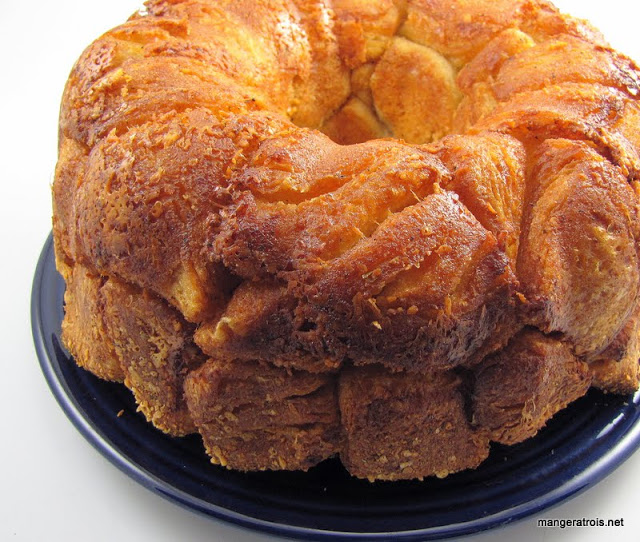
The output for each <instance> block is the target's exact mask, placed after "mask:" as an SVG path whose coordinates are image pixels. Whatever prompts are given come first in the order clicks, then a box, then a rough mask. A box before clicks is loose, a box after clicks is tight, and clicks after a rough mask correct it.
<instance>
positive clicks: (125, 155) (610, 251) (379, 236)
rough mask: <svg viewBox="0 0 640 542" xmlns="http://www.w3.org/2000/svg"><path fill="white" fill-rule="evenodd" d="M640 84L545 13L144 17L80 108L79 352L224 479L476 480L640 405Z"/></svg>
mask: <svg viewBox="0 0 640 542" xmlns="http://www.w3.org/2000/svg"><path fill="white" fill-rule="evenodd" d="M639 81H640V77H639V72H638V68H637V67H636V65H635V64H634V63H633V62H632V61H631V60H629V59H627V58H625V57H624V56H622V55H620V54H618V53H616V52H615V51H613V50H612V49H611V48H610V47H609V46H608V45H607V44H606V42H605V41H604V39H603V38H602V36H600V35H599V34H598V32H597V31H595V30H594V29H593V28H592V27H590V26H589V25H588V24H587V23H585V22H584V21H579V20H576V19H573V18H571V17H568V16H565V15H562V14H560V13H559V12H558V11H557V10H556V9H555V8H554V7H553V6H552V5H551V4H549V3H548V2H544V1H537V0H518V1H516V2H513V1H511V0H509V1H507V0H500V1H497V2H471V1H469V0H456V1H453V2H452V1H450V0H447V1H444V0H375V1H364V0H333V1H329V0H259V1H249V0H242V1H231V0H150V1H149V2H147V7H146V13H145V14H142V13H138V14H135V15H134V16H132V17H131V18H130V20H129V21H128V22H126V23H125V24H123V25H121V26H119V27H117V28H115V29H113V30H111V31H109V32H107V33H106V34H105V35H103V36H102V37H101V38H99V39H98V40H97V41H96V42H94V43H93V44H92V45H91V46H90V47H88V48H87V50H86V51H85V52H84V53H83V55H82V56H81V58H80V59H79V61H78V63H77V64H76V66H75V67H74V69H73V71H72V73H71V75H70V77H69V81H68V83H67V87H66V89H65V93H64V97H63V102H62V107H61V117H60V147H59V162H58V167H57V170H56V179H55V182H54V186H53V200H54V224H53V226H54V238H55V248H56V260H57V263H58V267H59V269H60V271H61V273H62V274H63V276H64V277H65V279H66V280H67V294H66V310H67V313H66V317H65V321H64V324H63V337H64V341H65V344H66V345H67V346H68V348H69V349H70V351H71V353H72V354H73V355H74V356H75V358H76V360H77V361H78V363H79V364H81V365H82V366H84V367H87V368H88V369H89V370H91V371H92V372H94V373H96V374H98V375H99V376H101V377H103V378H109V379H116V380H122V379H124V380H125V383H126V384H127V385H128V386H129V387H131V388H132V389H133V391H134V394H135V396H136V399H137V401H138V403H139V405H140V409H141V410H142V411H143V412H144V413H145V415H146V416H147V417H148V418H149V419H150V420H151V421H152V422H153V423H155V424H156V426H158V427H160V428H161V429H163V430H165V431H167V432H169V433H172V434H184V433H187V432H190V431H193V430H194V429H196V428H197V429H198V430H199V431H200V432H201V434H202V435H203V438H204V441H205V446H206V447H207V450H208V451H209V453H210V454H211V455H212V457H213V458H214V461H216V462H218V463H221V464H226V465H227V466H229V467H231V468H239V469H245V470H246V469H251V470H253V469H265V468H274V469H280V468H287V469H291V468H300V469H306V468H309V467H311V466H313V464H315V463H316V462H318V461H320V460H322V459H323V458H326V457H329V456H331V455H334V454H338V455H340V456H341V457H342V460H343V462H344V463H345V464H346V465H347V467H348V468H349V469H350V470H351V472H353V473H354V474H355V475H357V476H361V477H366V478H370V479H376V478H383V479H399V478H421V477H424V476H430V475H434V474H435V475H438V476H440V475H446V474H447V473H449V472H454V471H456V470H460V469H463V468H473V467H474V466H476V465H477V464H478V463H479V462H480V461H482V459H483V458H484V457H485V455H486V453H487V450H488V442H489V440H498V441H500V442H515V441H517V440H521V439H522V438H526V437H527V436H530V435H532V434H534V433H535V432H536V431H537V430H538V429H539V428H540V427H542V426H543V425H544V423H545V422H546V420H547V419H548V418H549V417H550V416H551V415H552V414H553V413H554V412H556V411H557V410H558V409H560V408H563V407H564V406H565V405H566V404H568V403H569V402H570V401H572V400H573V399H575V398H577V397H578V396H579V395H580V394H582V393H584V392H585V391H586V389H587V387H588V385H589V382H590V381H591V378H593V382H594V385H596V386H598V387H600V388H602V389H605V390H607V391H612V392H625V393H626V392H629V391H632V390H633V389H635V388H636V387H637V386H638V383H639V382H638V380H639V378H640V376H639V375H640V372H639V371H638V364H637V358H638V315H637V314H638V309H637V307H638V303H639V302H638V298H639V287H638V284H639V282H640V271H639V270H640V256H639V254H640V253H639V252H638V242H637V239H638V235H639V234H640V231H638V228H639V226H638V225H639V217H638V195H639V193H640V192H639V189H638V186H639V185H638V183H639V182H640V130H638V122H639V121H640V107H639V106H638V96H639V95H640V84H639ZM378 138H383V139H378ZM384 138H389V139H384ZM391 138H394V139H391ZM525 326H528V327H527V329H525V330H524V331H522V329H523V327H525ZM533 328H536V329H537V330H533ZM543 333H546V334H547V335H543ZM89 338H90V339H91V340H88V339H89ZM207 358H208V361H206V362H205V359H207ZM515 359H520V360H521V362H522V367H524V368H526V369H527V370H526V371H525V373H526V374H525V373H522V372H521V371H520V370H519V367H518V364H517V363H516V362H515V361H513V360H515ZM587 363H590V364H591V365H590V366H589V367H587ZM553 364H555V365H553ZM552 365H553V367H552ZM473 374H475V375H476V376H475V378H471V377H470V376H469V375H473ZM545 374H549V375H551V376H552V377H553V378H551V380H548V381H545V383H544V385H543V384H542V383H541V382H542V380H541V378H542V376H544V375H545ZM183 382H186V385H185V386H184V390H183ZM474 382H475V384H474ZM278 389H279V390H281V392H282V393H280V392H278V393H276V391H277V390H278ZM496 393H497V394H500V395H501V396H502V398H503V399H504V400H505V401H506V403H508V404H509V405H511V404H512V403H514V404H515V403H518V402H522V403H523V404H525V407H523V409H521V410H520V411H518V412H516V410H514V409H513V408H511V407H510V406H509V408H506V409H503V410H500V405H501V404H502V403H504V401H502V399H501V398H497V397H496V396H495V395H496ZM525 396H526V397H525ZM507 399H508V400H507ZM501 401H502V403H501ZM527 401H528V402H527ZM506 403H505V404H506ZM534 403H535V407H531V408H529V406H526V405H533V404H534ZM541 403H545V406H542V405H541ZM518 404H519V403H518ZM472 405H475V406H474V407H473V408H474V409H475V410H474V411H473V412H472V409H471V406H472ZM496 409H497V410H496ZM532 409H533V410H532ZM372 413H374V414H375V416H374V414H372ZM472 416H473V420H475V424H476V425H473V424H472V423H471V422H472ZM498 422H499V423H498ZM412 438H413V439H414V440H415V439H417V441H416V442H417V443H418V444H416V442H413V441H412V442H411V443H410V442H409V440H411V439H412ZM373 440H375V441H376V442H378V443H379V446H378V447H377V448H375V447H371V446H370V443H371V441H373ZM407 458H409V459H407Z"/></svg>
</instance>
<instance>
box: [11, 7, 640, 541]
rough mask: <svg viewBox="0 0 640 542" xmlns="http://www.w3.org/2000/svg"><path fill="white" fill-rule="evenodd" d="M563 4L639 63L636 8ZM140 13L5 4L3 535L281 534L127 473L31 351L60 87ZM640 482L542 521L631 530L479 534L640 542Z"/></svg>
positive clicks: (620, 477)
mask: <svg viewBox="0 0 640 542" xmlns="http://www.w3.org/2000/svg"><path fill="white" fill-rule="evenodd" d="M557 4H558V5H559V6H560V7H561V9H563V10H565V11H568V12H570V13H573V14H575V15H578V16H581V17H584V18H588V19H590V20H591V21H592V22H594V23H595V24H596V25H597V26H598V27H599V28H600V29H601V30H602V31H603V32H604V34H605V35H606V36H607V37H608V39H609V40H610V42H611V43H612V44H613V45H614V47H616V48H618V49H620V50H622V51H623V52H625V53H627V54H628V55H629V56H631V57H632V58H635V59H637V60H640V38H639V36H638V20H639V17H638V16H639V15H640V8H637V7H636V6H635V3H632V2H625V1H622V0H609V1H608V2H602V0H599V1H598V2H595V1H579V0H575V1H570V0H563V1H558V2H557ZM137 7H138V2H137V1H136V0H103V1H97V0H82V1H80V0H78V1H71V0H58V1H43V0H32V1H27V2H23V1H20V0H0V186H1V189H0V190H1V195H0V221H1V222H0V236H1V237H0V240H1V245H0V247H1V252H0V254H1V256H0V258H1V260H0V273H1V275H0V279H1V281H0V284H1V285H2V288H3V296H2V300H1V302H0V307H1V309H0V310H1V311H2V320H1V321H0V324H1V325H0V333H1V334H2V335H1V342H0V344H1V345H2V351H1V352H2V361H1V363H2V370H1V371H0V382H1V384H0V412H1V413H2V418H4V421H3V423H2V437H1V438H2V441H1V442H2V443H1V444H0V540H1V541H11V540H29V541H32V540H33V541H45V540H46V541H62V540H64V541H72V542H74V541H76V540H92V541H103V540H104V541H116V540H117V541H120V542H128V541H136V542H145V541H147V540H149V541H154V542H164V541H176V540H186V541H204V540H207V541H214V542H215V541H237V542H259V541H265V540H272V539H271V538H269V537H266V536H264V535H260V534H256V533H253V532H249V531H244V530H241V529H238V528H236V527H233V526H229V525H227V524H223V523H220V522H217V521H214V520H210V519H208V518H204V517H200V516H198V515H195V514H194V513H191V512H190V511H187V510H184V509H182V508H179V507H178V506H176V505H174V504H172V503H170V502H167V501H165V500H164V499H162V498H160V497H158V496H156V495H155V494H152V493H151V492H150V491H148V490H146V489H144V488H142V487H140V486H138V485H137V484H136V483H135V482H133V481H132V480H130V479H129V478H127V477H126V476H125V475H124V474H122V473H121V472H120V471H118V470H117V469H116V468H115V467H113V466H112V465H111V464H110V463H109V462H108V461H107V460H106V459H104V458H103V457H102V456H101V455H100V454H99V453H97V452H96V451H94V449H93V448H92V447H91V446H90V445H89V444H88V443H87V442H86V441H85V440H84V439H83V437H82V436H81V435H80V434H79V433H78V432H77V431H76V430H75V428H74V427H73V426H72V425H71V423H70V422H69V421H68V420H67V418H66V417H65V415H64V413H63V412H62V410H61V409H60V408H59V407H58V405H57V403H56V402H55V400H54V398H53V396H52V394H51V393H50V391H49V389H48V388H47V385H46V383H45V380H44V378H43V376H42V374H41V372H40V369H39V366H38V362H37V359H36V356H35V352H34V349H33V343H32V338H31V330H30V320H29V301H30V293H31V281H32V276H33V271H34V269H35V265H36V261H37V258H38V256H39V253H40V249H41V247H42V244H43V242H44V241H45V239H46V237H47V234H48V233H49V230H50V216H51V210H50V208H51V201H50V183H51V181H52V173H53V170H54V165H55V161H56V138H57V115H58V106H59V100H60V95H61V92H62V88H63V85H64V82H65V80H66V77H67V74H68V72H69V70H70V68H71V66H72V64H73V62H74V61H75V59H76V58H77V57H78V55H79V54H80V53H81V51H82V50H83V49H84V47H85V46H86V45H87V44H88V43H89V42H90V41H91V40H92V39H93V38H95V37H97V36H98V35H99V34H100V33H102V32H103V31H106V30H108V29H109V28H111V27H112V26H114V25H116V24H118V23H120V22H122V21H124V20H125V18H126V17H127V16H128V15H129V14H130V13H132V12H133V11H135V10H136V9H137ZM630 10H631V11H630ZM639 129H640V127H639ZM639 482H640V452H638V453H636V454H635V455H634V456H632V457H631V458H630V459H629V460H628V461H627V462H626V463H625V464H623V465H622V466H621V467H620V468H619V469H617V470H616V471H615V472H614V473H613V474H611V475H610V476H609V477H608V478H606V479H605V480H604V481H602V482H601V483H600V484H598V485H597V486H596V487H594V488H591V489H590V490H589V491H587V492H586V493H583V494H581V495H580V496H578V497H576V498H574V499H573V500H571V501H569V502H567V503H565V504H563V505H561V506H559V507H556V508H554V509H552V510H548V511H546V512H544V513H542V514H541V515H539V516H537V517H544V518H552V517H557V518H579V517H588V518H595V517H600V518H620V517H622V518H624V521H625V527H624V528H617V529H613V528H612V529H597V528H587V529H579V528H574V529H565V530H560V529H540V528H537V527H536V518H529V519H525V520H522V521H520V522H518V523H517V524H515V525H512V526H509V527H505V528H502V529H499V530H496V531H493V532H490V533H483V534H480V535H476V536H473V537H470V538H469V540H471V541H477V542H483V541H489V540H497V541H503V540H504V541H507V540H518V541H520V542H528V541H543V540H563V541H565V540H566V541H578V540H580V541H585V540H586V541H596V540H598V541H600V540H603V539H604V540H623V541H632V540H633V541H638V540H640V517H639V516H640V514H639V513H638V511H637V508H638V506H637V503H638V501H639V497H640V487H639Z"/></svg>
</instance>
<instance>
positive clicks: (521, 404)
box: [472, 329, 591, 444]
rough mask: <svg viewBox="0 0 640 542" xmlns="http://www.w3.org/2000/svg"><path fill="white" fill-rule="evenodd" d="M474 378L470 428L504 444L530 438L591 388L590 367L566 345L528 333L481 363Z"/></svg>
mask: <svg viewBox="0 0 640 542" xmlns="http://www.w3.org/2000/svg"><path fill="white" fill-rule="evenodd" d="M474 373H475V385H474V388H473V407H472V408H473V424H474V426H475V427H477V428H478V429H484V430H486V431H488V434H489V438H490V439H491V440H492V441H495V442H500V443H502V444H515V443H517V442H522V441H523V440H525V439H527V438H530V437H532V436H534V435H535V434H536V433H537V432H538V431H539V430H540V429H541V428H542V427H544V425H545V424H546V422H547V420H549V418H551V417H552V416H553V415H554V414H555V413H556V412H558V411H559V410H562V409H563V408H565V407H566V406H567V405H568V404H569V403H571V402H573V401H574V400H576V399H578V398H579V397H582V395H584V394H585V393H586V391H587V390H588V389H589V386H590V384H591V373H590V371H589V367H588V365H587V364H586V363H585V362H583V361H580V360H579V359H577V358H576V357H575V356H574V355H573V354H572V353H571V349H570V348H569V346H568V345H566V344H563V343H562V342H560V341H558V340H556V339H554V338H550V337H547V336H545V335H543V334H542V333H540V332H538V331H535V330H530V329H527V330H524V331H522V332H520V333H519V334H518V335H516V336H515V337H513V338H512V339H511V341H510V342H509V344H508V345H507V346H506V347H505V348H504V349H503V350H501V351H500V352H499V353H497V354H493V355H491V356H488V357H487V358H485V360H484V361H483V362H482V363H481V364H480V365H478V366H477V367H476V368H475V369H474Z"/></svg>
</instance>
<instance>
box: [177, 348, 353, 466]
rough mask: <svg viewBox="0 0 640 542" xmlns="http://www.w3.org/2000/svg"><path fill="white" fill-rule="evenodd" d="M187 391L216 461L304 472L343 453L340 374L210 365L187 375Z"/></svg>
mask: <svg viewBox="0 0 640 542" xmlns="http://www.w3.org/2000/svg"><path fill="white" fill-rule="evenodd" d="M185 391H186V396H187V403H188V405H189V411H190V412H191V414H192V416H193V419H194V420H195V423H196V425H197V426H198V429H199V431H200V434H201V435H202V438H203V441H204V444H205V447H206V449H207V451H208V452H209V454H210V455H211V460H212V461H213V462H214V463H216V464H219V465H223V466H226V467H229V468H234V469H240V470H264V469H289V470H295V469H302V470H306V469H308V468H309V467H312V466H313V465H315V464H317V463H319V462H320V461H322V460H323V459H326V458H328V457H330V456H332V455H334V454H335V453H336V452H337V451H338V450H339V449H340V441H341V433H340V416H339V414H338V404H337V394H336V380H335V375H331V374H329V375H315V374H311V373H304V372H301V371H287V370H285V369H281V368H276V367H273V366H270V365H266V364H264V363H259V362H231V363H226V362H218V361H215V360H209V361H208V362H207V363H206V364H205V365H203V366H202V367H201V368H200V369H198V370H196V371H192V372H191V373H190V374H189V376H188V378H187V380H186V382H185Z"/></svg>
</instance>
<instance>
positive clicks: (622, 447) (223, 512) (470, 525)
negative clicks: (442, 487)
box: [30, 232, 640, 541]
mask: <svg viewBox="0 0 640 542" xmlns="http://www.w3.org/2000/svg"><path fill="white" fill-rule="evenodd" d="M54 258H55V257H54V243H53V235H52V233H51V232H50V233H49V235H48V237H47V239H46V241H45V243H44V246H43V248H42V250H41V253H40V255H39V258H38V263H37V265H36V270H35V273H34V277H33V282H32V289H31V307H30V308H31V330H32V335H33V341H34V347H35V351H36V355H37V358H38V362H39V365H40V368H41V370H42V372H43V375H44V377H45V380H46V381H47V384H48V386H49V389H50V391H51V393H52V394H53V396H54V397H55V399H56V401H57V403H58V405H59V406H60V407H61V409H62V410H63V412H64V413H65V415H66V416H67V418H68V419H69V420H70V421H71V422H72V424H73V425H74V426H75V428H76V429H77V430H78V431H79V432H80V433H81V434H82V436H83V437H84V438H85V439H86V440H87V441H88V442H89V443H90V444H91V446H92V447H93V448H94V449H96V450H97V451H98V452H99V453H100V454H101V455H102V456H103V457H105V458H106V459H107V460H108V461H109V462H110V463H111V464H113V465H114V466H115V467H117V468H118V469H119V470H120V471H121V472H123V473H124V474H126V475H127V476H129V477H130V478H132V479H133V480H135V481H136V482H137V483H139V484H141V485H142V486H143V487H145V488H146V489H148V490H150V491H152V492H153V493H154V494H156V495H159V496H161V497H163V498H164V499H165V500H168V501H169V502H172V503H174V504H177V505H179V506H180V507H182V508H184V509H187V510H189V511H191V512H195V513H198V514H199V515H203V516H205V517H208V518H211V519H216V520H221V521H223V522H228V523H231V524H233V525H236V526H239V527H242V528H245V529H249V530H252V531H259V532H262V533H266V534H271V535H278V536H285V537H288V538H295V539H305V540H329V539H331V540H345V541H346V540H358V539H361V540H364V539H366V540H381V539H388V537H389V536H393V537H394V538H395V539H398V540H400V539H401V540H435V539H442V538H450V537H454V536H464V535H469V534H473V533H479V532H482V531H486V530H491V529H496V528H500V527H503V526H506V525H508V524H511V523H514V522H517V521H521V520H523V519H525V518H527V517H530V516H533V515H535V514H537V513H538V512H540V511H542V510H550V509H551V508H553V507H555V506H558V505H559V504H561V503H564V502H566V501H568V500H570V499H572V498H573V497H575V496H577V495H579V494H580V493H582V492H583V491H585V490H587V489H589V488H591V487H593V486H595V485H596V484H598V483H599V482H600V481H602V480H603V479H604V478H605V477H607V476H608V475H609V474H611V473H612V472H613V471H614V470H616V469H617V468H618V467H619V466H620V465H622V463H624V462H625V461H626V460H627V459H628V458H629V457H630V456H631V455H632V454H633V453H634V452H635V451H636V450H637V449H638V448H639V447H640V416H638V418H637V419H636V420H635V421H634V423H633V424H632V425H631V426H630V428H629V429H628V430H627V431H626V432H625V433H624V435H623V436H622V437H621V438H620V439H619V440H617V441H616V442H615V444H614V445H613V446H611V447H610V448H609V449H607V450H606V451H605V452H604V453H603V454H602V455H601V456H600V457H599V458H597V459H596V460H595V461H593V462H592V463H590V464H589V465H588V467H586V468H585V469H583V470H581V471H580V472H579V473H577V474H576V475H575V476H574V477H573V478H571V479H569V480H567V481H565V482H564V483H562V484H561V485H560V486H558V487H556V488H554V489H553V490H552V491H549V492H547V493H544V494H542V495H539V496H538V497H536V498H534V499H532V500H528V501H526V502H523V503H520V504H518V505H516V506H514V507H510V508H509V507H508V508H505V509H503V510H501V511H499V512H497V513H494V514H490V515H487V516H483V517H481V518H475V519H472V520H470V521H464V522H458V523H453V524H447V525H439V526H432V527H426V528H422V529H412V530H403V531H384V532H383V531H375V532H365V531H362V532H351V531H338V530H336V531H331V530H326V529H317V528H313V527H305V526H300V525H290V524H286V523H277V522H273V521H267V520H265V519H262V518H257V517H252V516H250V515H246V514H242V513H239V512H237V511H235V510H232V509H229V508H225V507H223V506H220V505H219V504H214V503H211V502H207V501H204V500H203V499H200V498H198V497H195V496H193V495H191V494H189V493H187V492H185V491H183V490H181V489H179V488H177V487H175V486H173V485H172V484H171V483H169V482H167V481H166V480H162V479H161V478H159V477H157V476H156V475H154V474H153V473H150V472H148V471H147V470H146V469H144V468H143V467H141V466H139V465H137V464H136V463H135V462H134V461H132V460H131V459H130V458H128V457H127V456H126V455H125V454H124V453H123V452H122V451H121V450H119V449H118V448H117V447H115V446H114V445H113V444H112V443H111V442H110V441H109V439H108V437H107V436H106V435H104V434H103V433H102V432H101V431H100V430H99V427H98V426H97V424H96V423H95V422H94V420H92V419H91V418H90V417H89V416H88V415H87V414H86V413H85V412H84V410H83V409H82V408H81V406H80V405H79V403H78V402H77V400H76V398H75V397H74V395H73V392H72V391H71V389H70V388H69V386H68V385H67V384H66V382H65V379H64V377H63V376H62V374H61V371H60V369H59V366H58V365H57V364H55V363H54V361H53V360H52V359H51V356H50V354H49V352H48V350H47V347H46V340H45V337H44V329H43V328H44V323H43V318H42V308H43V305H42V303H43V302H44V299H43V298H44V296H43V284H44V280H45V278H46V276H47V272H48V271H50V269H48V268H50V267H51V266H53V270H55V263H52V262H53V261H54ZM55 272H56V273H57V271H55ZM638 394H640V391H639V392H636V397H637V396H638Z"/></svg>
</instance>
